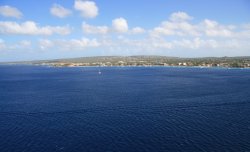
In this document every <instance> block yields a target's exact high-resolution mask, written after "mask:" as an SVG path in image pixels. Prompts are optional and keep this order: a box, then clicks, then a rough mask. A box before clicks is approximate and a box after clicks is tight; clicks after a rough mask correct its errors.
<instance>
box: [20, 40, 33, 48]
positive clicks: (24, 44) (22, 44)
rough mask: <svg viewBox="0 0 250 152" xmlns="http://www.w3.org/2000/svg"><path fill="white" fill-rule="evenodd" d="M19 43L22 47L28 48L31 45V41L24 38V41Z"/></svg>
mask: <svg viewBox="0 0 250 152" xmlns="http://www.w3.org/2000/svg"><path fill="white" fill-rule="evenodd" d="M19 45H20V46H21V47H25V48H28V47H30V46H31V42H30V41H28V40H22V41H20V42H19Z"/></svg>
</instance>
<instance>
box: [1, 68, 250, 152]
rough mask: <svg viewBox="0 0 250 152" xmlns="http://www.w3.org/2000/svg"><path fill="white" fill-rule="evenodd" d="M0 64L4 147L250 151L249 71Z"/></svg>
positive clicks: (9, 150) (11, 150) (10, 151)
mask: <svg viewBox="0 0 250 152" xmlns="http://www.w3.org/2000/svg"><path fill="white" fill-rule="evenodd" d="M98 69H99V68H97V67H88V68H86V67H85V68H49V67H39V66H0V151H1V152H21V151H22V152H59V151H60V152H61V151H64V152H84V151H93V152H105V151H106V152H111V151H114V152H118V151H121V152H128V151H150V152H154V151H192V152H193V151H213V152H216V151H237V152H241V151H250V70H249V69H219V68H207V69H206V68H205V69H199V68H174V67H167V68H166V67H147V68H143V67H134V68H128V67H123V68H121V67H112V68H100V69H101V72H102V74H101V75H99V74H98Z"/></svg>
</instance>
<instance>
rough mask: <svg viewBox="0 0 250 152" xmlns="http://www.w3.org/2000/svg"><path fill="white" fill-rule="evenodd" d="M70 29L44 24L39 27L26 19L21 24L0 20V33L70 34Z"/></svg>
mask: <svg viewBox="0 0 250 152" xmlns="http://www.w3.org/2000/svg"><path fill="white" fill-rule="evenodd" d="M70 32H71V30H70V28H69V27H68V26H44V27H39V26H38V25H37V24H36V23H35V22H33V21H26V22H23V23H21V24H18V23H16V22H9V21H0V33H1V34H21V35H52V34H60V35H67V34H70Z"/></svg>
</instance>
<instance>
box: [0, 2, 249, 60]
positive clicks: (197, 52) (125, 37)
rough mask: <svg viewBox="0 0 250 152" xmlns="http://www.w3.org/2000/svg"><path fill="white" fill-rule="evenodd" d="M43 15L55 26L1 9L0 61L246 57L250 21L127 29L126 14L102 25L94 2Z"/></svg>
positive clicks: (183, 19)
mask: <svg viewBox="0 0 250 152" xmlns="http://www.w3.org/2000/svg"><path fill="white" fill-rule="evenodd" d="M47 10H48V14H49V15H50V16H51V18H53V19H56V20H58V21H57V22H58V23H57V22H53V24H52V23H50V22H52V21H53V20H52V21H50V20H49V21H48V22H46V21H45V22H42V23H39V22H40V19H39V18H36V19H34V20H31V19H30V18H27V17H26V13H25V11H24V12H22V11H21V9H18V8H17V7H14V6H11V5H2V6H0V15H1V18H0V19H1V20H0V35H1V38H0V53H2V54H4V55H5V56H7V57H6V59H0V60H3V61H4V60H12V58H11V56H12V55H14V54H15V52H18V53H17V54H20V52H22V53H30V54H32V55H33V56H34V59H36V58H38V57H37V56H39V54H43V55H42V57H44V58H46V56H47V57H53V56H54V57H55V58H56V57H57V55H56V54H58V57H60V55H59V54H64V55H63V56H67V55H69V54H70V57H71V56H79V55H80V56H84V55H85V56H91V55H140V54H141V55H166V56H183V57H200V56H244V55H250V43H249V41H250V21H247V22H244V23H232V24H231V23H230V24H225V23H220V21H218V20H214V19H211V18H207V17H203V18H201V17H199V18H196V16H195V14H192V15H190V14H189V13H188V12H185V11H175V12H172V13H170V14H169V15H167V14H166V18H165V19H162V20H161V21H160V22H158V23H155V26H154V27H150V28H149V27H147V26H145V27H143V24H139V25H138V24H135V23H133V22H132V23H131V22H130V20H129V19H127V17H126V16H127V15H126V14H124V16H121V15H120V14H118V15H116V14H115V12H114V15H113V19H110V20H109V21H106V20H105V21H102V22H100V21H99V20H104V19H105V17H104V19H103V18H100V17H101V14H102V13H103V14H105V12H102V11H100V10H102V9H100V8H99V7H98V3H97V2H94V1H83V0H75V1H73V2H72V3H71V6H67V5H66V6H65V4H58V3H52V4H51V6H50V7H48V8H47ZM156 11H157V10H156ZM75 18H76V19H77V20H76V21H75V22H74V24H71V23H72V22H71V21H70V20H73V19H75ZM149 21H150V20H149ZM130 23H131V24H130ZM138 23H139V22H138ZM91 52H93V53H91ZM52 55H53V56H52ZM15 59H16V57H14V58H13V60H15ZM20 59H22V58H20ZM24 59H25V58H24Z"/></svg>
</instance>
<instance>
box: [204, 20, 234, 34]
mask: <svg viewBox="0 0 250 152" xmlns="http://www.w3.org/2000/svg"><path fill="white" fill-rule="evenodd" d="M200 28H205V29H204V32H205V34H206V35H207V36H211V37H231V36H233V32H232V31H231V29H232V27H231V26H223V25H220V24H219V23H217V22H216V21H212V20H208V19H205V20H204V21H203V22H202V23H201V24H200Z"/></svg>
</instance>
